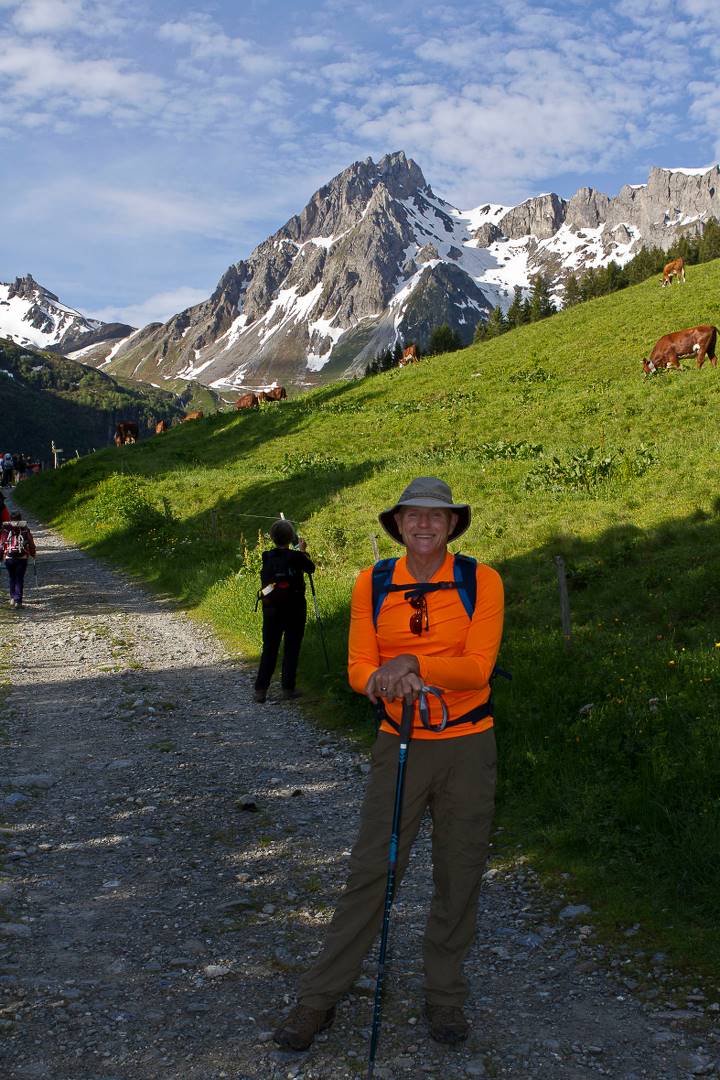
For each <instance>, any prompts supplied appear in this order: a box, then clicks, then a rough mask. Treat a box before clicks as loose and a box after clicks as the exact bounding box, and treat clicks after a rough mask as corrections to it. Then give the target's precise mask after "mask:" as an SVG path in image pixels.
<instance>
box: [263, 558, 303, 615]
mask: <svg viewBox="0 0 720 1080" xmlns="http://www.w3.org/2000/svg"><path fill="white" fill-rule="evenodd" d="M301 578H302V572H301V571H298V569H297V567H294V566H293V565H292V561H291V559H290V558H289V552H288V551H285V550H283V551H279V550H273V551H266V552H264V553H263V565H262V571H261V574H260V580H261V588H260V589H259V591H258V594H257V599H256V601H255V611H257V609H258V605H259V604H260V603H262V606H263V607H264V608H283V607H285V606H286V605H287V604H288V602H289V601H290V600H291V599H292V597H293V596H297V595H298V593H299V592H300V591H301V582H300V579H301Z"/></svg>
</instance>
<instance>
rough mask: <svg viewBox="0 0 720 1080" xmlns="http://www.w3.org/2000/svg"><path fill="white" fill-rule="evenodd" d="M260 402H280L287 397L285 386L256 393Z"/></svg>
mask: <svg viewBox="0 0 720 1080" xmlns="http://www.w3.org/2000/svg"><path fill="white" fill-rule="evenodd" d="M258 397H259V399H260V401H261V402H282V401H285V399H286V397H287V390H286V389H285V387H273V388H272V390H261V391H260V393H259V394H258Z"/></svg>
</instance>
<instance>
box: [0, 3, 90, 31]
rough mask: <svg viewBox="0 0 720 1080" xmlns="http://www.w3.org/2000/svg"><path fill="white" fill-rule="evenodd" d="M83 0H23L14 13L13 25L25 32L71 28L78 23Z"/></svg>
mask: <svg viewBox="0 0 720 1080" xmlns="http://www.w3.org/2000/svg"><path fill="white" fill-rule="evenodd" d="M81 10H82V0H23V3H22V4H20V5H19V6H18V7H17V9H16V11H15V14H14V15H13V20H12V21H13V25H14V26H15V27H17V29H18V30H20V31H21V32H22V33H25V34H45V33H47V32H48V31H49V32H52V31H56V30H65V29H71V28H72V27H73V26H75V25H77V22H78V18H79V16H80V12H81Z"/></svg>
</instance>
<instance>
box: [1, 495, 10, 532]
mask: <svg viewBox="0 0 720 1080" xmlns="http://www.w3.org/2000/svg"><path fill="white" fill-rule="evenodd" d="M9 520H10V511H9V510H8V508H7V506H6V505H5V496H4V495H3V493H2V491H0V524H1V523H2V522H5V521H9Z"/></svg>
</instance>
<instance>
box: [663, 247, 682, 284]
mask: <svg viewBox="0 0 720 1080" xmlns="http://www.w3.org/2000/svg"><path fill="white" fill-rule="evenodd" d="M674 277H676V278H677V279H678V282H682V283H683V285H684V284H685V260H684V259H683V257H682V255H681V256H680V257H679V258H677V259H672V260H671V261H670V262H669V263H666V264H665V266H664V267H663V276H662V287H663V289H664V288H665V286H666V285H672V279H673V278H674Z"/></svg>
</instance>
